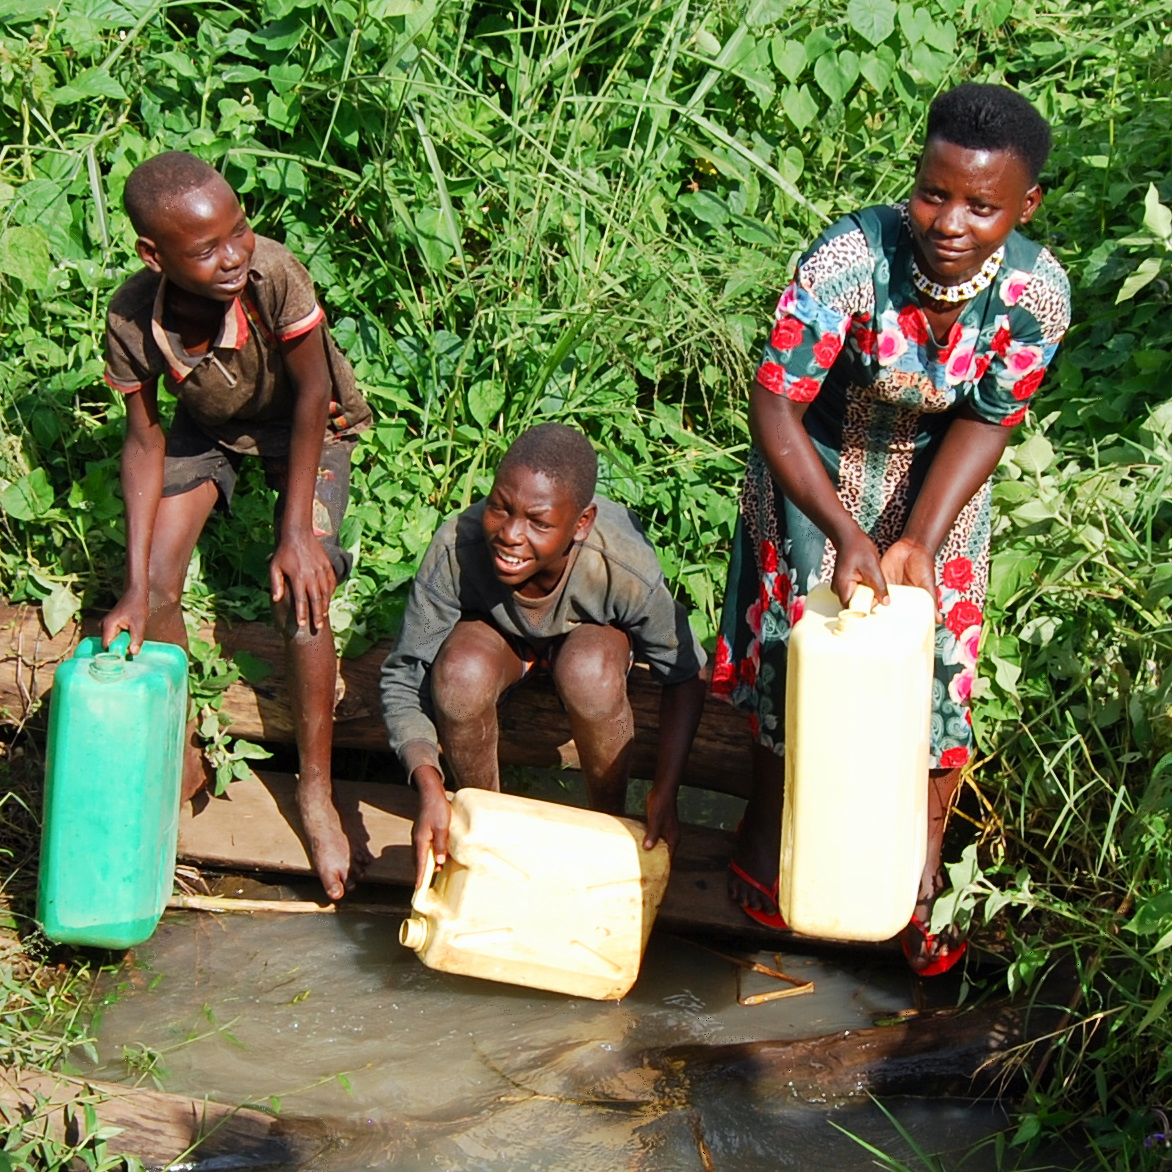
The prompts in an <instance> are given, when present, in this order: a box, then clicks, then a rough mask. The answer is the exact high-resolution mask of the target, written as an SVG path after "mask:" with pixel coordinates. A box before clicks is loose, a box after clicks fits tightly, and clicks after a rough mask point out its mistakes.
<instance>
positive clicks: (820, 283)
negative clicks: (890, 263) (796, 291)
mask: <svg viewBox="0 0 1172 1172" xmlns="http://www.w3.org/2000/svg"><path fill="white" fill-rule="evenodd" d="M874 268H875V258H874V257H873V256H872V255H871V249H870V246H869V245H868V244H867V238H866V236H864V235H863V233H862V230H861V229H858V228H856V229H855V230H854V231H853V232H844V233H843V234H842V235H841V236H835V237H834V238H833V239H832V240H828V241H827V242H826V243H825V244H823V245H822V247H821V248H819V249H818V251H817V252H815V253H813V254H812V255H810V256H809V257H807V258H806V260H805V261H804V262H803V263H802V264H801V265H800V266H799V267H798V280H799V281H800V282H801V284H802V286H803V288H805V289H808V290H809V291H810V292H811V293H813V294H814V296H815V297H817V298H818V300H819V301H821V302H823V303H824V304H827V305H831V306H833V307H834V308H835V309H837V310H839V311H840V312H842V313H843V314H846V315H848V316H850V317H855V316H858V315H859V314H873V313H874V312H875V283H874V280H873V279H872V274H873V272H874Z"/></svg>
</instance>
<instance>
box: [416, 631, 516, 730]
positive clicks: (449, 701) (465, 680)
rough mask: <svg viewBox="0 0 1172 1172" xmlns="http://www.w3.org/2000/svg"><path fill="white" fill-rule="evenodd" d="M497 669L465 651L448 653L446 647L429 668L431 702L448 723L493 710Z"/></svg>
mask: <svg viewBox="0 0 1172 1172" xmlns="http://www.w3.org/2000/svg"><path fill="white" fill-rule="evenodd" d="M499 694H500V668H499V665H498V664H496V663H494V662H492V660H491V658H490V657H488V656H486V655H479V654H477V653H476V652H475V651H471V650H469V649H467V648H464V649H462V650H461V651H460V652H459V653H451V652H450V651H449V650H448V648H447V646H446V645H445V646H444V647H443V648H441V649H440V653H439V655H438V656H436V659H435V662H434V663H433V664H432V666H431V700H432V703H433V704H434V705H435V708H436V711H437V712H438V713H439V714H440V715H441V716H442V717H444V718H446V719H447V720H468V719H470V718H472V717H476V716H482V715H483V714H484V713H485V712H487V711H490V710H493V709H495V708H496V702H497V700H498V699H499V698H500V696H499Z"/></svg>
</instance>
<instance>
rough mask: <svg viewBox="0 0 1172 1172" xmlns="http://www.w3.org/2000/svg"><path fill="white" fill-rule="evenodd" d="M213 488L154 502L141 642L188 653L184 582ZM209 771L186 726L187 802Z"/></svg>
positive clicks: (211, 503) (202, 487)
mask: <svg viewBox="0 0 1172 1172" xmlns="http://www.w3.org/2000/svg"><path fill="white" fill-rule="evenodd" d="M217 496H218V490H217V489H216V486H215V484H214V483H213V482H212V481H210V480H205V481H204V482H203V483H202V484H198V485H196V486H195V488H193V489H191V491H190V492H183V493H180V494H179V495H178V496H165V497H163V498H162V500H160V501H159V508H158V511H157V513H156V514H155V527H154V531H153V534H152V537H151V553H150V563H149V570H148V573H149V577H150V617H149V618H148V619H147V628H146V638H148V639H153V640H155V641H156V642H159V643H174V644H176V646H179V647H182V648H183V650H184V651H186V650H187V627H186V626H185V625H184V622H183V610H182V606H181V601H182V598H183V580H184V579H185V578H186V577H187V567H188V565H189V563H190V562H191V555H192V553H193V552H194V550H195V543H196V541H198V540H199V535H200V533H201V531H202V530H203V527H204V523H205V522H206V521H207V519H208V516H209V515H210V514H211V511H212V509H213V508H215V504H216V498H217ZM208 780H209V773H208V770H207V767H206V764H205V762H204V759H203V749H202V746H201V744H200V741H199V738H198V737H197V736H196V732H195V722H194V721H192V722H190V723H189V724H188V726H187V734H186V745H185V748H184V752H183V788H182V790H181V800H182V801H184V802H186V801H188V800H189V799H190V798H191V797H192V796H193V795H194V794H196V793H197V792H198V791H199V790H201V789H203V787H204V786H205V785H207V783H208Z"/></svg>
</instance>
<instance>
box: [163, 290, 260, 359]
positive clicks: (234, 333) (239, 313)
mask: <svg viewBox="0 0 1172 1172" xmlns="http://www.w3.org/2000/svg"><path fill="white" fill-rule="evenodd" d="M166 291H167V278H166V277H160V278H159V288H158V291H157V292H156V293H155V304H154V308H153V309H152V310H151V334H152V336H153V337H154V339H155V342H156V344H157V345H158V347H159V350H160V351H161V352H162V355H163V360H164V361H165V362H166V363H167V368H168V369H169V370H170V372H171V377H172V378H174V379H175V381H176V382H183V380H184V379H185V378H187V376H188V375H190V374H191V372H192V371H193V370H195V366H193V365H191V363H189V362H187V361H186V359H185V358H183V357H181V356H180V355H179V354H178V353H176V349H175V347H174V346H173V345H172V344H171V336H170V334H169V333H168V332H167V329H166V327H164V325H163V300H164V297H165V296H166ZM247 341H248V315H247V314H246V313H245V311H244V306H243V305H242V304H241V301H240V298H239V297H233V298H232V301H231V303H230V304H229V305H226V306H225V307H224V321H223V324H222V325H221V326H220V332H219V334H217V335H216V340H215V341H214V342H213V343H212V344H211V345H210V346H209V347H208V350H207V354H204V355H202V356H201V361H202V360H203V358H207V357H208V356H209V355H211V357H212V358H213V359H214V358H215V355H214V353H213V351H215V350H241V349H243V348H244V343H245V342H247ZM185 353H186V352H185Z"/></svg>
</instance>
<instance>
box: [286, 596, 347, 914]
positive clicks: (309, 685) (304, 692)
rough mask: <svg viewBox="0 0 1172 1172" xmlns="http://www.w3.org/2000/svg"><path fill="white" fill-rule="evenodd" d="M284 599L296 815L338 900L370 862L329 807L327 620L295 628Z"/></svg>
mask: <svg viewBox="0 0 1172 1172" xmlns="http://www.w3.org/2000/svg"><path fill="white" fill-rule="evenodd" d="M288 600H289V594H288V592H286V595H285V598H284V599H282V600H281V602H279V603H278V604H277V605H276V607H275V608H274V609H275V611H276V618H277V625H278V626H279V628H280V630H281V634H282V635H283V636H284V639H285V662H286V663H287V664H288V668H289V691H290V696H289V699H290V702H291V707H292V709H293V727H294V730H295V731H296V735H297V755H298V758H299V761H300V767H299V771H298V775H297V809H298V812H299V813H300V814H301V824H302V826H303V827H304V828H305V834H306V837H307V838H308V839H309V851H310V854H311V856H312V857H313V865H314V868H315V869H316V871H317V873H318V877H319V878H320V879H321V882H322V886H323V887H324V888H325V892H326V895H327V896H328V897H329V898H330V899H341V898H342V896H343V895H345V894H346V890H347V889H348V888H349V887H353V886H354V884H355V883H357V882H358V881H359V880H360V879H361V878H362V874H363V872H364V871H365V869H366V866H367V864H368V863H369V862H370V853H369V851H367V849H366V847H365V845H364V844H362V843H361V842H359V841H358V835H357V832H356V833H355V838H354V840H352V839H351V837H350V836H349V835H347V833H346V830H345V828H344V827H343V825H342V820H341V818H340V817H339V815H338V810H337V807H336V806H335V805H334V783H333V776H332V773H331V762H330V753H331V750H332V748H333V737H334V689H335V686H336V683H337V674H338V660H337V655H336V654H335V651H334V633H333V631H332V630H330V625H329V621H328V620H327V621H326V623H324V624H323V625H322V626H321V627H320V628H319V629H318V630H316V631H314V630H313V629H312V626H309V627H300V628H299V627H298V626H297V621H296V618H295V617H294V615H293V608H292V606H290V605H289V601H288Z"/></svg>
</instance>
